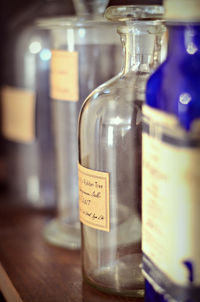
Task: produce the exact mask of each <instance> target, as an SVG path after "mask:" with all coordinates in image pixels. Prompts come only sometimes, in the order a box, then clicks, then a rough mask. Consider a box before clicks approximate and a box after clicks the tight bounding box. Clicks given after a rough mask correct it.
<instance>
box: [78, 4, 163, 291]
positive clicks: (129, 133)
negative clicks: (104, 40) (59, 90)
mask: <svg viewBox="0 0 200 302" xmlns="http://www.w3.org/2000/svg"><path fill="white" fill-rule="evenodd" d="M162 12H163V8H162V6H134V5H133V6H113V7H112V6H111V7H109V8H108V9H107V10H106V17H107V18H108V19H109V20H111V21H117V22H119V23H121V24H120V25H119V27H118V29H117V31H118V33H119V35H120V38H121V42H122V46H123V54H124V65H123V69H122V71H121V72H120V73H119V74H118V75H117V76H116V77H114V78H113V79H111V80H109V81H108V82H106V83H105V84H103V85H101V86H100V87H98V88H97V89H95V90H94V91H93V92H92V93H91V94H90V95H89V96H88V98H87V99H86V101H85V103H84V105H83V107H82V110H81V113H80V119H79V208H80V220H81V222H82V223H81V225H82V264H83V275H84V278H85V279H86V280H87V282H89V283H90V284H91V285H93V286H95V287H97V288H98V289H100V290H103V291H106V292H112V293H115V294H123V295H130V296H131V295H133V296H139V297H140V296H143V293H144V291H143V286H144V283H143V277H142V273H141V270H140V263H141V117H142V113H141V108H142V104H143V102H144V92H145V84H146V81H147V78H148V77H149V74H150V73H151V72H152V71H153V70H154V69H155V68H156V66H157V65H158V64H159V63H160V54H161V45H162V37H163V32H164V28H163V25H162V21H160V20H159V19H160V18H161V16H162Z"/></svg>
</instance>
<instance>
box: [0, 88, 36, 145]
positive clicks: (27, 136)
mask: <svg viewBox="0 0 200 302" xmlns="http://www.w3.org/2000/svg"><path fill="white" fill-rule="evenodd" d="M1 98H2V132H3V135H4V136H5V137H6V138H8V139H10V140H13V141H19V142H32V141H33V140H34V139H35V94H34V93H33V92H32V91H26V90H23V89H17V88H14V87H9V86H6V87H3V88H2V91H1Z"/></svg>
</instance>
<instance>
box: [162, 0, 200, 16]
mask: <svg viewBox="0 0 200 302" xmlns="http://www.w3.org/2000/svg"><path fill="white" fill-rule="evenodd" d="M164 8H165V15H164V18H165V19H166V20H167V21H168V20H169V21H200V0H164Z"/></svg>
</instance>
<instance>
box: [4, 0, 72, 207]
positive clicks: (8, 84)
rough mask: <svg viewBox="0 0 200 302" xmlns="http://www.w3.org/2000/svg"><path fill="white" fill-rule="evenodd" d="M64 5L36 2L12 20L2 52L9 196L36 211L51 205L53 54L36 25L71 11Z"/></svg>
mask: <svg viewBox="0 0 200 302" xmlns="http://www.w3.org/2000/svg"><path fill="white" fill-rule="evenodd" d="M63 3H64V0H59V1H55V0H43V1H40V2H37V3H36V4H35V5H34V6H31V7H30V8H29V9H28V10H27V11H25V12H23V15H20V16H19V18H17V19H16V20H13V22H12V25H11V27H10V31H9V32H8V36H9V39H8V43H7V48H6V51H5V60H4V62H5V64H4V76H3V87H2V89H1V99H2V132H3V135H4V137H5V139H6V141H7V143H6V145H7V146H6V150H7V170H8V187H9V195H11V198H12V199H14V201H15V202H16V201H21V202H24V203H25V204H27V205H34V206H36V207H40V208H41V207H52V206H54V205H55V193H54V191H55V190H54V186H55V180H54V166H53V164H54V162H53V135H52V129H51V111H50V100H49V67H50V65H49V62H50V57H51V52H50V45H49V32H48V31H47V30H42V29H39V28H38V27H37V26H36V25H35V23H34V22H35V20H36V18H37V17H39V16H43V17H46V18H48V17H49V16H50V15H51V16H52V15H53V16H56V15H60V14H61V12H62V14H63V13H66V14H67V13H70V14H71V13H73V5H72V4H71V5H70V1H69V2H68V4H67V3H66V1H65V7H64V5H63ZM13 28H14V29H13ZM13 31H14V34H12V32H13ZM13 197H14V198H13Z"/></svg>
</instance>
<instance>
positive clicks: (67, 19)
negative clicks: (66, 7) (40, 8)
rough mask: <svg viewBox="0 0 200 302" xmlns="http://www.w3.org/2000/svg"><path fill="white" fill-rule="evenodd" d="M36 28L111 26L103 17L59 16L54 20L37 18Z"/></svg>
mask: <svg viewBox="0 0 200 302" xmlns="http://www.w3.org/2000/svg"><path fill="white" fill-rule="evenodd" d="M35 24H36V26H37V27H39V28H42V29H55V28H82V27H94V26H110V25H111V26H112V25H115V26H116V24H111V23H110V22H109V21H108V20H106V19H105V18H104V17H103V16H99V15H98V16H83V17H79V16H60V17H55V18H39V19H37V20H36V22H35Z"/></svg>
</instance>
